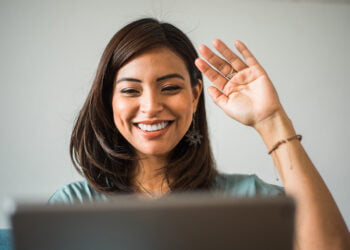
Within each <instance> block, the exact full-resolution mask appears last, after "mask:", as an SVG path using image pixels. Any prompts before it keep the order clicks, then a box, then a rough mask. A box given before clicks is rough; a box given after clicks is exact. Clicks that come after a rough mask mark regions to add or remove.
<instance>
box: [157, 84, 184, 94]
mask: <svg viewBox="0 0 350 250" xmlns="http://www.w3.org/2000/svg"><path fill="white" fill-rule="evenodd" d="M180 90H181V87H180V86H178V85H168V86H165V87H163V88H162V91H163V92H165V93H169V94H172V93H177V92H179V91H180Z"/></svg>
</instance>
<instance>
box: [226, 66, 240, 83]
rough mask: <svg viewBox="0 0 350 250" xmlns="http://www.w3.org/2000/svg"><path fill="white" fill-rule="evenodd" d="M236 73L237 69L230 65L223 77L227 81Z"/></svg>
mask: <svg viewBox="0 0 350 250" xmlns="http://www.w3.org/2000/svg"><path fill="white" fill-rule="evenodd" d="M236 73H237V71H236V70H235V69H234V68H233V67H231V71H230V73H228V74H227V75H225V76H224V77H225V78H226V80H227V81H229V80H231V78H232V77H233V76H234V75H235V74H236Z"/></svg>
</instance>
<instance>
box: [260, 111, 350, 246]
mask: <svg viewBox="0 0 350 250" xmlns="http://www.w3.org/2000/svg"><path fill="white" fill-rule="evenodd" d="M255 128H256V129H257V131H258V132H259V134H260V135H261V136H262V138H263V140H264V142H265V144H266V147H267V148H268V149H271V148H272V147H273V146H274V144H275V143H276V142H278V141H280V140H281V139H286V138H289V137H291V136H293V135H295V131H294V128H293V125H292V123H291V121H290V120H289V119H288V117H287V115H286V114H285V113H284V111H283V110H282V111H280V112H279V113H276V115H275V116H274V117H272V118H270V119H268V120H265V121H263V122H260V123H259V124H257V125H256V126H255ZM272 157H273V160H274V163H275V165H276V167H277V169H278V172H279V174H280V176H281V178H282V181H283V184H284V187H285V190H286V193H287V194H288V195H291V196H293V197H294V198H295V200H296V204H297V213H296V241H295V243H296V247H297V248H298V249H307V250H310V249H318V250H319V249H350V243H349V238H348V232H347V228H346V225H345V223H344V220H343V218H342V216H341V214H340V212H339V210H338V208H337V206H336V203H335V202H334V200H333V198H332V195H331V194H330V192H329V190H328V188H327V187H326V185H325V183H324V182H323V180H322V178H321V176H320V175H319V173H318V172H317V170H316V168H315V167H314V165H313V164H312V162H311V160H310V159H309V157H308V155H307V154H306V152H305V150H304V149H303V147H302V145H301V144H300V142H299V141H298V140H293V141H290V142H288V143H284V144H281V145H280V146H279V147H278V149H276V150H275V151H274V152H273V153H272Z"/></svg>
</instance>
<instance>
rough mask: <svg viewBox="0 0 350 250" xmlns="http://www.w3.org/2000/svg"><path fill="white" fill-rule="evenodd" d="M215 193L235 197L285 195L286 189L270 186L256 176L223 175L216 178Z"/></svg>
mask: <svg viewBox="0 0 350 250" xmlns="http://www.w3.org/2000/svg"><path fill="white" fill-rule="evenodd" d="M214 191H217V192H220V193H225V194H229V195H233V196H257V195H258V196H273V195H284V188H283V187H280V186H277V185H273V184H269V183H266V182H264V181H263V180H261V179H260V178H259V177H258V176H256V175H255V174H252V175H244V174H223V173H220V174H218V175H217V176H216V179H215V186H214Z"/></svg>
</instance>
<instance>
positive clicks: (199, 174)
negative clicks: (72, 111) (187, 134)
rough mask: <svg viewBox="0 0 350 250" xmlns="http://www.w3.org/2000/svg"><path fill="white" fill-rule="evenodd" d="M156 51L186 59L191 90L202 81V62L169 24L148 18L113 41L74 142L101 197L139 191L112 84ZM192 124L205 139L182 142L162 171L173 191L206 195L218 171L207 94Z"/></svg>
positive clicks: (73, 152) (78, 160)
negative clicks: (141, 57) (123, 70)
mask: <svg viewBox="0 0 350 250" xmlns="http://www.w3.org/2000/svg"><path fill="white" fill-rule="evenodd" d="M157 47H166V48H169V49H171V50H172V51H174V52H175V53H176V54H177V55H179V56H180V57H181V58H182V59H183V61H184V62H185V65H186V67H187V70H188V72H189V74H190V79H191V85H192V87H193V86H196V85H197V84H198V82H199V80H202V74H201V72H200V71H198V69H197V68H196V67H195V65H194V60H195V59H196V58H197V57H198V55H197V52H196V50H195V48H194V46H193V45H192V43H191V41H190V40H189V39H188V37H187V36H186V35H185V34H184V33H183V32H182V31H181V30H179V29H178V28H176V27H175V26H173V25H171V24H169V23H161V22H159V21H157V20H155V19H152V18H144V19H140V20H137V21H134V22H132V23H130V24H128V25H126V26H125V27H124V28H122V29H121V30H120V31H118V32H117V33H116V34H115V35H114V36H113V37H112V39H111V40H110V42H109V43H108V45H107V47H106V49H105V50H104V52H103V55H102V57H101V60H100V63H99V66H98V69H97V72H96V76H95V79H94V81H93V84H92V87H91V90H90V92H89V94H88V97H87V99H86V101H85V103H84V105H83V107H82V109H81V111H80V112H79V115H78V118H77V120H76V123H75V126H74V129H73V132H72V135H71V141H70V156H71V159H72V161H73V164H74V166H75V168H76V169H77V170H78V172H79V173H80V174H82V175H83V176H84V177H85V178H86V179H87V181H88V182H89V184H90V185H91V186H92V187H93V188H94V189H96V190H98V191H100V192H104V193H111V192H115V193H132V192H134V191H135V190H136V189H135V187H134V186H133V180H134V178H135V174H136V171H137V161H138V159H137V157H136V154H135V150H134V148H133V147H132V146H131V145H130V144H129V143H128V141H127V140H126V139H125V138H124V137H123V136H122V135H121V133H120V132H119V131H118V129H117V128H116V126H115V124H114V121H113V112H112V95H113V90H114V81H115V76H116V73H117V72H118V70H119V69H120V68H121V67H122V66H123V65H125V64H126V63H127V62H129V61H130V60H131V59H132V58H134V57H135V56H137V55H140V54H141V53H144V52H146V51H148V50H150V49H153V48H157ZM150 67H151V66H150ZM193 119H194V120H195V124H196V129H197V130H199V132H200V134H201V135H202V136H203V138H202V142H201V144H200V145H196V146H193V145H192V146H190V145H189V144H188V142H187V141H186V140H185V138H183V139H181V141H180V142H179V143H178V145H177V146H176V147H175V148H174V149H173V150H172V152H170V153H169V155H168V160H167V164H166V166H164V167H162V169H160V171H161V174H162V175H163V176H164V179H165V180H166V181H167V183H168V185H169V188H170V190H171V191H187V190H206V189H210V187H212V185H213V184H214V180H215V175H216V173H217V171H216V168H215V166H214V161H213V156H212V152H211V148H210V142H209V137H208V127H207V118H206V112H205V105H204V94H203V91H202V93H201V95H200V98H199V102H198V107H197V111H196V113H195V116H194V118H193ZM191 127H192V126H191Z"/></svg>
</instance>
